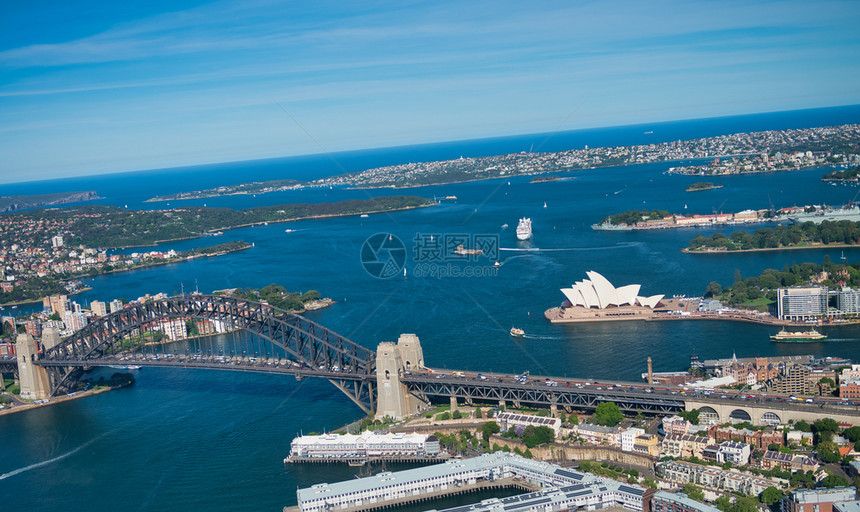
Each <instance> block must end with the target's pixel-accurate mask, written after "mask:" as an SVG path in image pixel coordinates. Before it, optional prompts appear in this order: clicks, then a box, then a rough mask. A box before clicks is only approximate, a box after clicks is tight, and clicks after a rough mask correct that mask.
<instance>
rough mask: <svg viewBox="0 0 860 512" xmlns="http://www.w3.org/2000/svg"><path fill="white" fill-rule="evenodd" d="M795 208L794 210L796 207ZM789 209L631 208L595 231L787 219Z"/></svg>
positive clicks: (611, 216) (606, 218)
mask: <svg viewBox="0 0 860 512" xmlns="http://www.w3.org/2000/svg"><path fill="white" fill-rule="evenodd" d="M792 211H793V210H792ZM787 214H788V212H783V211H782V210H781V211H780V212H774V211H772V210H744V211H741V212H737V213H722V212H721V213H714V214H708V215H698V214H686V213H684V214H679V213H672V214H670V213H669V212H667V211H665V210H652V211H650V212H649V211H647V210H642V211H639V210H630V211H626V212H622V213H616V214H614V215H609V216H608V217H604V219H603V220H602V221H601V222H600V223H599V224H592V225H591V229H593V230H595V231H632V230H640V229H669V228H693V227H697V228H698V227H708V226H724V225H731V224H756V223H761V222H778V221H781V220H784V219H785V218H786V217H784V216H782V215H787Z"/></svg>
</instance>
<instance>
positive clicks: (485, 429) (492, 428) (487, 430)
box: [478, 421, 502, 440]
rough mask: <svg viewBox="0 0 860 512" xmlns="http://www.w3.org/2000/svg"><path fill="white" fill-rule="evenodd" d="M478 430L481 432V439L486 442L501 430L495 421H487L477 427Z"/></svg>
mask: <svg viewBox="0 0 860 512" xmlns="http://www.w3.org/2000/svg"><path fill="white" fill-rule="evenodd" d="M478 429H479V430H480V431H481V438H482V439H486V440H489V439H490V436H492V435H493V434H495V433H497V432H500V431H501V430H502V429H501V427H499V424H498V423H496V422H495V421H488V422H486V423H484V424H482V425H481V426H480V427H478Z"/></svg>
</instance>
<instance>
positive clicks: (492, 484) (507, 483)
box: [284, 477, 541, 512]
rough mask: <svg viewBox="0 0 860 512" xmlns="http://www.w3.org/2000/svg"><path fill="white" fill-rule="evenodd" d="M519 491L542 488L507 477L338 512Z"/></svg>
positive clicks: (289, 511)
mask: <svg viewBox="0 0 860 512" xmlns="http://www.w3.org/2000/svg"><path fill="white" fill-rule="evenodd" d="M510 488H514V489H519V490H521V491H525V492H535V491H538V490H540V488H541V486H540V485H539V484H536V483H532V482H528V481H526V480H523V479H521V478H516V477H507V478H499V479H497V480H494V481H480V482H476V483H474V484H462V485H460V486H457V487H452V488H450V489H443V490H439V491H432V492H425V493H423V494H420V495H415V496H404V497H401V498H393V499H386V500H383V501H379V502H376V503H367V504H366V505H361V506H357V507H348V508H338V509H337V510H338V512H365V511H369V510H378V509H384V508H395V507H400V506H403V505H408V504H410V503H420V502H422V501H429V500H435V499H439V498H447V497H449V496H456V495H458V494H467V493H472V492H477V491H487V490H493V489H510ZM300 511H301V508H300V507H299V506H294V507H284V512H300Z"/></svg>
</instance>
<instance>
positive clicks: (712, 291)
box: [705, 281, 723, 297]
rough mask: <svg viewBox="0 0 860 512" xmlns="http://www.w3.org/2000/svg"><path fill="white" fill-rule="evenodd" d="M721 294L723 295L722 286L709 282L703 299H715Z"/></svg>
mask: <svg viewBox="0 0 860 512" xmlns="http://www.w3.org/2000/svg"><path fill="white" fill-rule="evenodd" d="M721 293H723V287H722V285H721V284H720V283H718V282H716V281H711V282H710V283H708V289H707V290H706V291H705V297H716V296H717V295H719V294H721Z"/></svg>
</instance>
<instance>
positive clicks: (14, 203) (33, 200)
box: [0, 190, 99, 213]
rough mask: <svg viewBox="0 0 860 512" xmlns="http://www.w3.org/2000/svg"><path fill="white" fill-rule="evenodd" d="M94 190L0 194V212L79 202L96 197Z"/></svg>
mask: <svg viewBox="0 0 860 512" xmlns="http://www.w3.org/2000/svg"><path fill="white" fill-rule="evenodd" d="M98 198H99V196H98V194H96V193H95V191H92V190H90V191H87V192H59V193H55V194H38V195H33V196H0V213H8V212H14V211H17V210H25V209H28V208H39V207H42V206H54V205H58V204H69V203H80V202H83V201H92V200H93V199H98Z"/></svg>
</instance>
